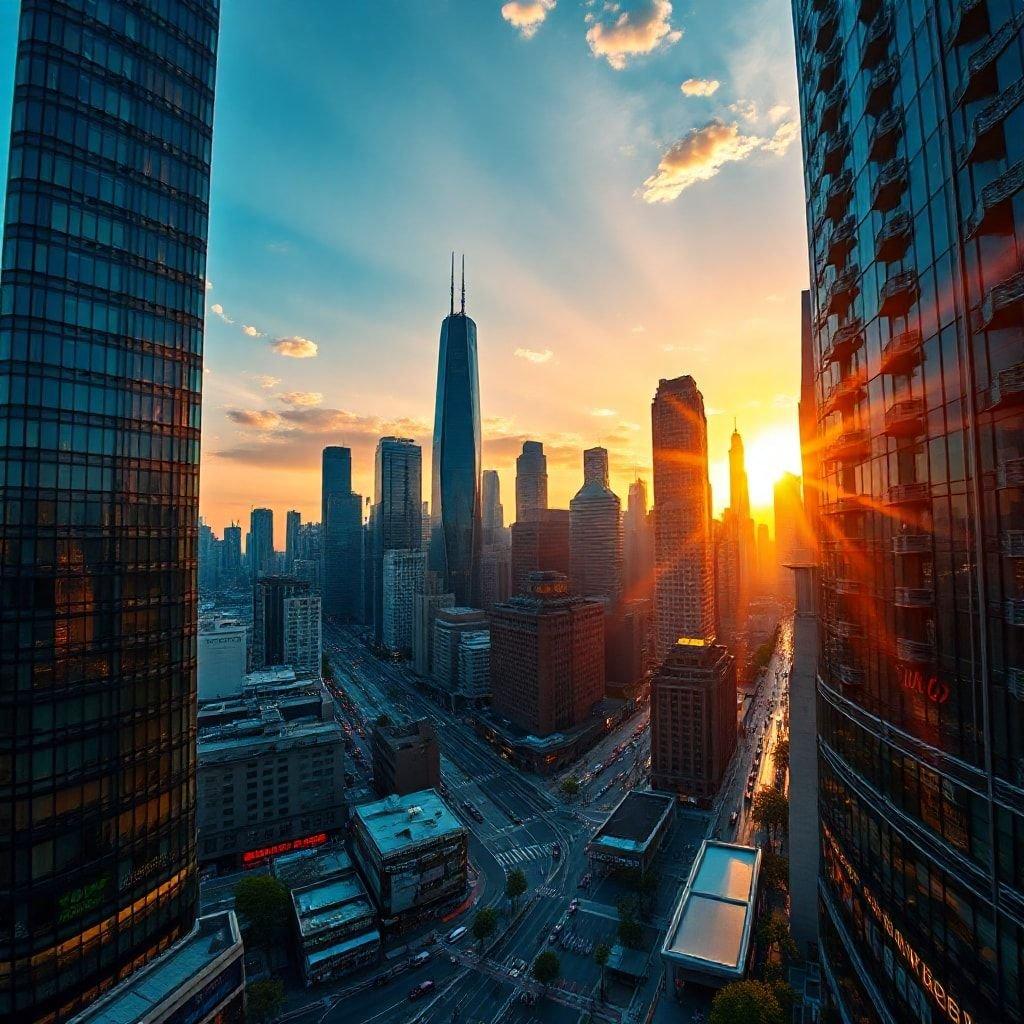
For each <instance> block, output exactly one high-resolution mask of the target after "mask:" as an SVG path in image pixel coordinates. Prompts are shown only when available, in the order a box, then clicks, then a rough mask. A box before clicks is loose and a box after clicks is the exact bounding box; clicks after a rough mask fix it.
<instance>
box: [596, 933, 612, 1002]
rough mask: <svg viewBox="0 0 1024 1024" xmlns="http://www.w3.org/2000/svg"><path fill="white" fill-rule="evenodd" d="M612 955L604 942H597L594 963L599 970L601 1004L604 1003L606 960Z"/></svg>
mask: <svg viewBox="0 0 1024 1024" xmlns="http://www.w3.org/2000/svg"><path fill="white" fill-rule="evenodd" d="M611 955H612V951H611V950H610V949H609V948H608V944H607V943H605V942H599V943H598V945H597V948H596V949H595V950H594V963H596V964H597V966H598V967H600V968H601V1002H602V1003H603V1002H604V969H605V967H607V966H608V958H609V957H610V956H611Z"/></svg>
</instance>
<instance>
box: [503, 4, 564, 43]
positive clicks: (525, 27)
mask: <svg viewBox="0 0 1024 1024" xmlns="http://www.w3.org/2000/svg"><path fill="white" fill-rule="evenodd" d="M554 9H555V0H508V3H506V4H502V7H501V16H502V17H503V18H504V19H505V20H506V21H507V22H508V23H509V24H510V25H513V26H515V28H517V29H519V34H520V35H521V36H522V37H523V38H524V39H532V38H533V36H534V35H536V33H537V29H539V28H540V27H541V25H543V24H544V19H545V18H546V17H547V16H548V14H549V13H550V12H551V11H553V10H554Z"/></svg>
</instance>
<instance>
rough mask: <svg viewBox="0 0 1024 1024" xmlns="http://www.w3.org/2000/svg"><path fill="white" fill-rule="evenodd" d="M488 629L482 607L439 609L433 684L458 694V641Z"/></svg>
mask: <svg viewBox="0 0 1024 1024" xmlns="http://www.w3.org/2000/svg"><path fill="white" fill-rule="evenodd" d="M487 630H488V623H487V615H486V613H485V612H483V611H482V610H481V609H479V608H459V607H456V606H455V605H452V606H451V607H447V608H438V609H437V612H436V615H435V616H434V644H433V648H434V650H433V677H434V682H435V683H436V684H437V685H438V686H439V687H440V688H441V689H442V690H444V691H445V693H446V694H448V695H450V696H454V695H455V694H456V693H458V692H459V642H460V640H461V638H462V636H463V635H465V634H467V633H483V634H485V635H486V633H487Z"/></svg>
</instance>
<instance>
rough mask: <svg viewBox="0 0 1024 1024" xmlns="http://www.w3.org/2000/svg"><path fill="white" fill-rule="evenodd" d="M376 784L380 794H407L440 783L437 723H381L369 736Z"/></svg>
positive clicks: (425, 720)
mask: <svg viewBox="0 0 1024 1024" xmlns="http://www.w3.org/2000/svg"><path fill="white" fill-rule="evenodd" d="M370 747H371V754H372V757H373V785H374V788H375V789H376V790H377V792H378V793H380V795H381V796H387V795H388V794H389V793H395V794H397V795H398V796H408V794H409V793H418V792H419V791H420V790H423V789H437V788H438V786H440V785H441V750H440V748H439V747H438V745H437V733H436V732H435V731H434V726H433V725H432V724H431V723H430V722H429V721H427V719H425V718H423V719H421V720H420V721H418V722H401V723H397V724H394V723H391V722H388V723H385V724H381V723H378V724H376V725H375V726H374V727H373V732H372V734H371V736H370Z"/></svg>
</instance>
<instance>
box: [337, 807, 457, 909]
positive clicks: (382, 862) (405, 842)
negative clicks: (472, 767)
mask: <svg viewBox="0 0 1024 1024" xmlns="http://www.w3.org/2000/svg"><path fill="white" fill-rule="evenodd" d="M353 822H354V845H353V852H354V855H355V859H356V861H357V862H358V864H359V866H360V868H361V869H362V874H363V878H365V879H366V881H367V883H368V885H369V888H370V893H371V895H372V896H373V898H374V900H375V902H376V904H377V908H378V910H379V912H380V915H381V923H382V924H383V926H384V927H385V928H394V927H395V926H397V925H398V924H400V923H411V922H412V921H413V920H416V919H420V918H424V917H426V916H428V915H429V916H430V917H431V918H432V919H436V917H437V915H438V914H439V913H441V912H443V909H444V907H445V906H447V905H448V904H452V903H455V902H457V901H459V900H461V899H462V898H464V896H465V893H466V888H467V882H468V875H467V866H468V840H469V834H468V832H467V830H466V828H465V827H464V826H463V825H462V824H461V823H460V821H459V819H458V818H456V817H455V815H454V814H453V813H452V812H451V811H450V810H449V809H448V806H447V805H446V804H445V802H444V801H443V800H442V799H441V797H440V796H438V794H437V792H436V791H434V790H432V789H427V790H422V791H420V792H418V793H410V794H409V795H408V796H402V797H399V796H389V797H386V798H385V799H384V800H378V801H377V802H375V803H370V804H363V805H362V806H361V807H357V808H356V809H355V811H354V812H353Z"/></svg>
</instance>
